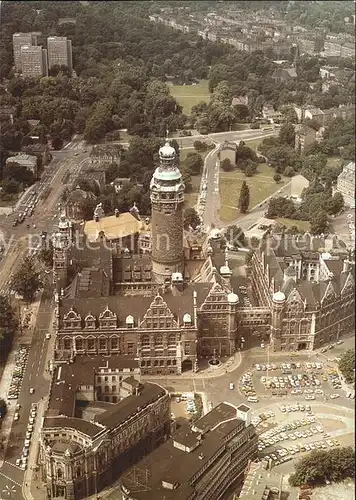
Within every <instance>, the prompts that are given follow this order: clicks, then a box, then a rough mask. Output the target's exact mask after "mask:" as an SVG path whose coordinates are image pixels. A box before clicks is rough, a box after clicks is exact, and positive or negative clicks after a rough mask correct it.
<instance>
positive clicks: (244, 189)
mask: <svg viewBox="0 0 356 500" xmlns="http://www.w3.org/2000/svg"><path fill="white" fill-rule="evenodd" d="M249 204H250V189H249V187H248V185H247V184H246V181H243V182H242V186H241V191H240V197H239V202H238V207H239V209H240V212H241V213H242V214H245V213H246V212H247V210H248V207H249Z"/></svg>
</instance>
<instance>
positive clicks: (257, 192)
mask: <svg viewBox="0 0 356 500" xmlns="http://www.w3.org/2000/svg"><path fill="white" fill-rule="evenodd" d="M274 174H275V171H274V169H273V168H271V167H269V166H268V165H267V164H266V163H261V164H259V165H258V173H257V174H255V175H254V176H253V177H246V176H245V174H244V173H243V172H241V171H240V170H235V171H234V172H220V201H221V206H220V214H219V215H220V220H221V221H222V222H232V221H234V220H236V219H238V218H239V217H241V216H242V214H240V211H239V209H238V208H234V207H237V203H238V199H239V196H240V189H241V185H242V182H243V181H246V182H247V185H248V187H249V188H250V208H253V207H254V206H256V205H258V204H259V203H261V201H263V200H265V199H266V198H267V197H268V196H271V195H272V194H273V193H275V192H276V191H278V189H280V188H281V187H282V186H283V184H285V183H286V182H288V180H289V179H287V178H284V177H282V180H281V182H279V183H278V184H276V183H275V181H274V180H273V176H274Z"/></svg>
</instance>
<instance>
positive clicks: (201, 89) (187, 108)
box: [169, 80, 210, 115]
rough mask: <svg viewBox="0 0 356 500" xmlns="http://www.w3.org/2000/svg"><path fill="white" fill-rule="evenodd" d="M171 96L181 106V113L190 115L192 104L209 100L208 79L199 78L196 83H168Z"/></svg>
mask: <svg viewBox="0 0 356 500" xmlns="http://www.w3.org/2000/svg"><path fill="white" fill-rule="evenodd" d="M169 90H170V92H171V94H172V96H173V97H174V98H175V99H176V100H177V102H178V104H180V105H181V106H182V107H183V113H184V114H185V115H190V113H191V109H192V107H193V106H195V105H196V104H198V103H199V102H201V101H205V102H209V100H210V92H209V81H208V80H200V82H199V83H197V84H196V85H169Z"/></svg>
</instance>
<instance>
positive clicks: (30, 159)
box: [6, 153, 38, 177]
mask: <svg viewBox="0 0 356 500" xmlns="http://www.w3.org/2000/svg"><path fill="white" fill-rule="evenodd" d="M11 163H17V164H18V165H20V166H21V167H25V168H27V169H28V170H30V171H31V172H32V173H33V175H34V176H35V177H37V163H38V162H37V156H34V155H27V154H21V153H19V154H17V155H15V156H9V158H7V159H6V165H9V164H11Z"/></svg>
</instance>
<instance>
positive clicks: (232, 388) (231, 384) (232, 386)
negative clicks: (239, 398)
mask: <svg viewBox="0 0 356 500" xmlns="http://www.w3.org/2000/svg"><path fill="white" fill-rule="evenodd" d="M229 387H230V390H231V391H233V390H234V389H235V385H234V384H233V383H232V382H230V384H229Z"/></svg>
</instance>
